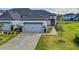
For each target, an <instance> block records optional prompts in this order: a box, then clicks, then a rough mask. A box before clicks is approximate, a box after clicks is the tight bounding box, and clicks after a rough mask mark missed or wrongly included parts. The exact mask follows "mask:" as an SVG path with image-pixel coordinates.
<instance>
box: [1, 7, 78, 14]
mask: <svg viewBox="0 0 79 59" xmlns="http://www.w3.org/2000/svg"><path fill="white" fill-rule="evenodd" d="M9 9H10V8H0V10H9ZM31 9H33V10H39V9H44V10H47V11H49V12H52V13H56V14H65V13H78V12H79V9H78V8H31Z"/></svg>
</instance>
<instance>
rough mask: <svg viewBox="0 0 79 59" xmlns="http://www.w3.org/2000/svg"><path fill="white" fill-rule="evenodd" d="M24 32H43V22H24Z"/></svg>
mask: <svg viewBox="0 0 79 59" xmlns="http://www.w3.org/2000/svg"><path fill="white" fill-rule="evenodd" d="M23 32H43V24H42V23H24V26H23Z"/></svg>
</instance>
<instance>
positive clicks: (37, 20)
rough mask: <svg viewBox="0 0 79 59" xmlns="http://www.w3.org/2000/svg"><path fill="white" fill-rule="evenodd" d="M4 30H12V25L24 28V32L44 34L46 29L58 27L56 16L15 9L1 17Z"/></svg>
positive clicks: (36, 11) (42, 11) (39, 11)
mask: <svg viewBox="0 0 79 59" xmlns="http://www.w3.org/2000/svg"><path fill="white" fill-rule="evenodd" d="M0 24H3V25H4V26H3V27H2V29H3V30H11V25H14V24H15V25H18V26H21V27H22V31H23V32H44V29H47V28H49V27H52V26H55V25H56V14H54V13H50V12H48V11H46V10H32V9H29V8H14V9H10V10H7V11H6V12H4V14H2V15H0Z"/></svg>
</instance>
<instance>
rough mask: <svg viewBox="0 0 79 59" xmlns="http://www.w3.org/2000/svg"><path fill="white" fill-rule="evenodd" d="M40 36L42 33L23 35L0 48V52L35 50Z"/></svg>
mask: <svg viewBox="0 0 79 59" xmlns="http://www.w3.org/2000/svg"><path fill="white" fill-rule="evenodd" d="M40 36H41V34H40V33H21V34H19V35H17V36H16V37H15V38H13V39H11V40H10V41H8V42H6V43H4V44H3V45H2V46H0V50H34V49H35V47H36V45H37V43H38V41H39V38H40Z"/></svg>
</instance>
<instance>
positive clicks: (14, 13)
mask: <svg viewBox="0 0 79 59" xmlns="http://www.w3.org/2000/svg"><path fill="white" fill-rule="evenodd" d="M50 16H56V14H54V13H50V12H48V11H45V10H31V9H29V8H14V9H11V10H8V11H6V13H4V14H3V15H1V16H0V18H13V19H20V18H50Z"/></svg>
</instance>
